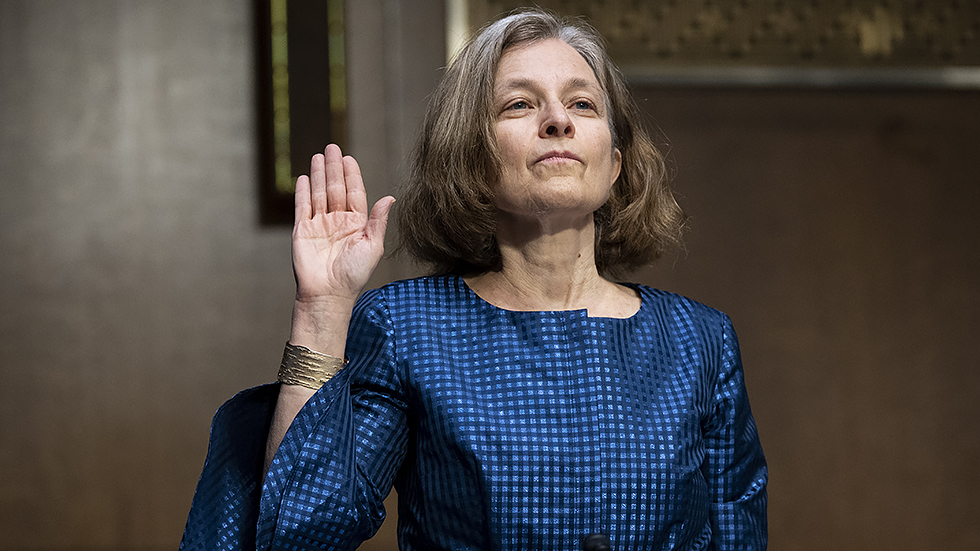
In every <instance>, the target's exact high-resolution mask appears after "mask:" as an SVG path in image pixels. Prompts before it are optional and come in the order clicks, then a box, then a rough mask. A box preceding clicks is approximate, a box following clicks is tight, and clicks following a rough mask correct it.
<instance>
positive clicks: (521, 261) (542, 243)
mask: <svg viewBox="0 0 980 551" xmlns="http://www.w3.org/2000/svg"><path fill="white" fill-rule="evenodd" d="M511 222H512V221H501V223H500V224H499V227H501V228H504V229H502V230H500V231H498V233H497V242H498V244H499V246H500V255H501V261H502V263H501V266H502V267H501V269H500V271H496V272H487V273H485V274H481V275H479V276H475V277H471V278H467V279H466V283H467V284H468V285H469V286H470V288H471V289H473V291H474V292H476V293H477V294H478V295H479V296H480V297H481V298H483V299H484V300H486V301H487V302H490V303H491V304H493V305H495V306H498V307H501V308H505V309H508V310H578V309H586V310H588V311H589V315H594V316H603V317H629V316H631V315H633V314H634V313H636V310H637V309H639V299H638V297H637V296H636V294H635V293H634V292H633V291H632V290H631V289H627V288H625V287H621V286H619V285H616V284H614V283H612V282H610V281H608V280H606V279H605V278H603V277H602V276H600V275H599V272H598V270H597V269H596V264H595V226H594V224H593V221H592V215H591V214H589V215H588V218H587V220H582V221H580V222H579V223H577V224H564V225H560V226H557V225H550V226H549V225H546V224H544V223H542V222H540V221H533V222H531V223H526V224H519V223H511Z"/></svg>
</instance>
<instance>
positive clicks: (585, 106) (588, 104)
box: [575, 99, 595, 110]
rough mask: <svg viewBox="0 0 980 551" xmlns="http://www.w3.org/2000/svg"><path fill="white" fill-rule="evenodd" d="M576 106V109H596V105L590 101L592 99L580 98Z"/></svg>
mask: <svg viewBox="0 0 980 551" xmlns="http://www.w3.org/2000/svg"><path fill="white" fill-rule="evenodd" d="M575 108H576V109H593V110H594V109H595V106H593V105H592V102H590V101H586V100H584V99H580V100H578V101H576V102H575Z"/></svg>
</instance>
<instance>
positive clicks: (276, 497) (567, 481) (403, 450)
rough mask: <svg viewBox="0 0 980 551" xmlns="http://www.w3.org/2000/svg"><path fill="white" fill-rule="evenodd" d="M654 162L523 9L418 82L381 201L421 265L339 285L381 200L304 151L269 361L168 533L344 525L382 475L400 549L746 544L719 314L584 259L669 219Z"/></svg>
mask: <svg viewBox="0 0 980 551" xmlns="http://www.w3.org/2000/svg"><path fill="white" fill-rule="evenodd" d="M662 168H663V167H662V161H661V159H660V157H659V155H658V154H657V152H656V150H655V149H654V148H653V146H652V144H651V142H650V140H649V138H648V137H647V136H646V135H645V134H644V133H643V131H642V129H641V128H640V127H639V125H638V124H637V117H636V109H635V107H634V106H633V103H632V100H631V99H630V97H629V95H628V93H627V92H626V89H625V86H624V84H623V82H622V80H621V77H620V76H619V75H618V73H617V72H616V70H615V69H614V68H613V66H612V64H611V63H610V61H609V60H608V59H607V57H606V54H605V52H604V50H603V49H602V46H601V39H600V38H599V37H598V36H597V35H596V34H595V33H594V31H592V30H591V29H590V28H587V27H584V26H582V25H579V24H571V23H569V22H567V21H562V20H559V19H557V18H555V17H553V16H551V15H549V14H547V13H543V12H539V11H526V12H521V13H517V14H514V15H511V16H508V17H505V18H503V19H501V20H499V21H497V22H496V23H494V24H492V25H490V26H488V27H487V28H485V29H484V30H483V31H482V32H481V33H480V34H479V35H478V36H477V37H475V38H474V39H473V40H472V41H471V42H470V43H469V45H468V46H467V47H466V48H465V49H464V50H463V52H462V53H461V54H460V55H459V56H458V57H457V59H456V60H454V62H453V63H452V64H451V65H450V67H449V68H448V69H447V74H446V76H445V78H444V80H443V81H442V83H441V84H440V86H439V88H438V89H437V91H436V92H435V93H434V95H433V98H432V101H431V102H430V107H429V110H428V113H427V116H426V121H425V124H424V129H423V134H422V138H421V139H420V142H419V146H418V148H417V153H416V158H415V162H414V170H413V175H412V178H411V183H410V185H409V186H408V189H407V190H406V192H405V194H404V195H403V197H402V201H403V205H402V206H401V207H400V210H401V213H400V217H401V218H400V222H401V229H402V236H403V239H404V241H405V247H406V248H407V249H408V250H409V251H410V252H412V253H413V254H414V255H415V256H416V257H417V258H419V259H421V260H423V261H427V262H429V263H431V264H432V265H433V266H434V270H435V272H436V273H438V274H441V275H438V276H433V277H426V278H419V279H414V280H409V281H403V282H396V283H393V284H390V285H387V286H385V287H383V288H381V289H378V290H372V291H368V292H367V293H365V294H364V295H363V296H362V297H361V298H360V299H359V300H358V299H357V296H358V294H359V293H360V292H361V288H362V287H363V286H364V285H365V283H366V282H367V280H368V277H369V276H370V274H371V271H372V270H373V269H374V267H375V266H376V264H377V262H378V260H379V259H380V257H381V254H382V240H383V236H384V232H385V226H386V221H387V215H388V211H389V209H390V207H391V206H392V203H393V199H392V198H390V197H386V198H384V199H382V200H380V201H378V202H377V203H376V204H375V205H374V207H373V208H372V209H371V211H370V213H368V209H367V201H366V197H365V193H364V188H363V185H362V183H361V179H360V173H359V170H358V167H357V164H356V162H355V161H354V160H353V159H352V158H350V157H342V155H341V152H340V150H339V149H338V148H337V147H336V146H329V147H328V148H327V149H326V151H325V154H324V155H322V156H321V155H318V156H315V157H314V158H313V161H312V164H311V174H310V177H305V176H303V177H300V178H299V180H298V182H297V186H296V223H295V226H294V231H293V264H294V270H295V274H296V281H297V293H296V302H295V306H294V310H293V324H292V332H291V335H290V340H289V343H288V344H287V350H286V353H285V354H284V360H283V366H282V368H281V370H280V381H281V384H280V385H278V386H273V385H270V386H267V387H261V388H258V389H253V390H250V391H246V392H244V393H242V394H240V395H239V396H237V397H236V398H235V399H233V400H232V401H230V402H229V403H227V404H226V405H225V406H223V407H222V409H221V410H220V411H219V412H218V414H217V415H216V416H215V421H214V426H213V428H212V442H211V448H210V450H209V453H208V460H207V463H206V465H205V469H204V473H203V475H202V480H201V482H200V484H199V487H198V490H197V494H196V495H195V499H194V505H193V507H192V511H191V515H190V518H189V520H188V525H187V529H186V532H185V535H184V541H183V543H182V547H183V548H185V549H205V548H207V549H211V548H222V549H225V548H227V549H238V548H243V547H248V548H251V547H252V546H253V545H255V546H256V547H258V548H260V549H267V548H270V547H271V548H279V547H283V548H290V549H293V548H296V549H306V548H330V549H333V548H336V549H351V548H355V547H356V546H357V545H358V544H359V543H360V542H361V541H362V540H363V539H366V538H368V537H370V536H371V535H373V534H374V532H375V531H376V530H377V528H378V527H379V526H380V524H381V522H382V520H383V518H384V508H383V505H382V502H383V500H384V498H385V496H387V494H388V492H389V490H390V489H391V487H392V485H394V486H395V487H396V488H397V489H398V495H399V528H398V533H399V546H400V547H401V548H402V549H575V548H578V545H579V542H580V541H581V540H582V538H583V536H586V535H587V534H605V535H606V536H608V538H609V540H610V541H611V543H612V548H614V549H735V548H738V549H761V548H764V547H765V545H766V512H765V508H766V481H767V474H766V465H765V460H764V458H763V455H762V450H761V447H760V445H759V441H758V437H757V434H756V429H755V424H754V422H753V420H752V416H751V413H750V411H749V405H748V401H747V396H746V393H745V389H744V384H743V379H742V370H741V363H740V359H739V354H738V344H737V340H736V337H735V333H734V330H733V328H732V325H731V322H730V321H729V319H728V317H727V316H725V315H724V314H722V313H720V312H718V311H716V310H712V309H710V308H708V307H705V306H702V305H700V304H698V303H696V302H694V301H691V300H689V299H686V298H683V297H680V296H677V295H672V294H670V293H665V292H662V291H657V290H655V289H651V288H649V287H645V286H641V285H623V284H617V283H614V282H612V281H611V280H610V279H607V278H606V277H604V274H609V273H616V272H621V271H625V270H628V269H630V268H633V267H635V266H637V265H641V264H644V263H647V262H649V261H650V260H652V259H653V258H655V257H656V256H658V255H659V254H660V253H661V252H662V250H663V249H664V248H665V247H666V246H668V245H669V244H671V243H672V242H675V241H676V240H677V238H678V236H679V232H680V227H681V224H682V218H683V217H682V214H681V212H680V209H679V208H678V207H677V205H676V203H675V202H674V200H673V198H672V196H671V194H670V191H669V189H668V188H667V187H666V185H665V183H664V182H663V170H662ZM314 351H316V352H314ZM345 357H346V358H348V360H349V361H348V362H347V363H346V365H345V362H344V361H343V360H340V358H345ZM267 428H268V430H267ZM263 448H264V449H265V451H264V453H265V457H266V461H265V466H264V467H265V470H266V471H267V474H266V473H265V472H264V470H263V465H262V460H261V457H262V455H263ZM263 477H264V479H263Z"/></svg>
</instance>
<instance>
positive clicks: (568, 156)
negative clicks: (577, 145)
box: [534, 151, 582, 163]
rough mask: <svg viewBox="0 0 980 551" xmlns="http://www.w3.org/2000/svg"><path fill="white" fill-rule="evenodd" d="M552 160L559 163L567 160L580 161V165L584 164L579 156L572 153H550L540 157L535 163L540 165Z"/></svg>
mask: <svg viewBox="0 0 980 551" xmlns="http://www.w3.org/2000/svg"><path fill="white" fill-rule="evenodd" d="M551 159H555V160H556V161H559V160H561V159H567V160H570V161H578V162H580V163H581V162H582V159H580V158H579V156H578V155H576V154H574V153H572V152H571V151H549V152H547V153H545V154H544V155H542V156H540V157H538V158H537V160H535V161H534V162H535V163H540V162H542V161H548V160H551Z"/></svg>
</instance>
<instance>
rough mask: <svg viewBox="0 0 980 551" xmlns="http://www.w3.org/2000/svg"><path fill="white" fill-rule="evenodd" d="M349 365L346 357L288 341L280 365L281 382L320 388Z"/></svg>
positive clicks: (315, 388) (314, 388)
mask: <svg viewBox="0 0 980 551" xmlns="http://www.w3.org/2000/svg"><path fill="white" fill-rule="evenodd" d="M345 365H347V360H346V359H343V360H342V359H340V358H334V357H333V356H327V355H326V354H321V353H319V352H316V351H313V350H310V349H309V348H307V347H305V346H296V345H294V344H291V343H288V342H287V343H286V349H285V350H283V352H282V363H281V364H280V365H279V382H280V383H282V384H284V385H299V386H305V387H306V388H312V389H313V390H317V389H319V388H320V387H321V386H323V383H326V382H327V381H329V380H330V379H331V377H333V376H334V375H336V374H337V373H338V372H339V371H340V370H341V369H343V367H344V366H345Z"/></svg>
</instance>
